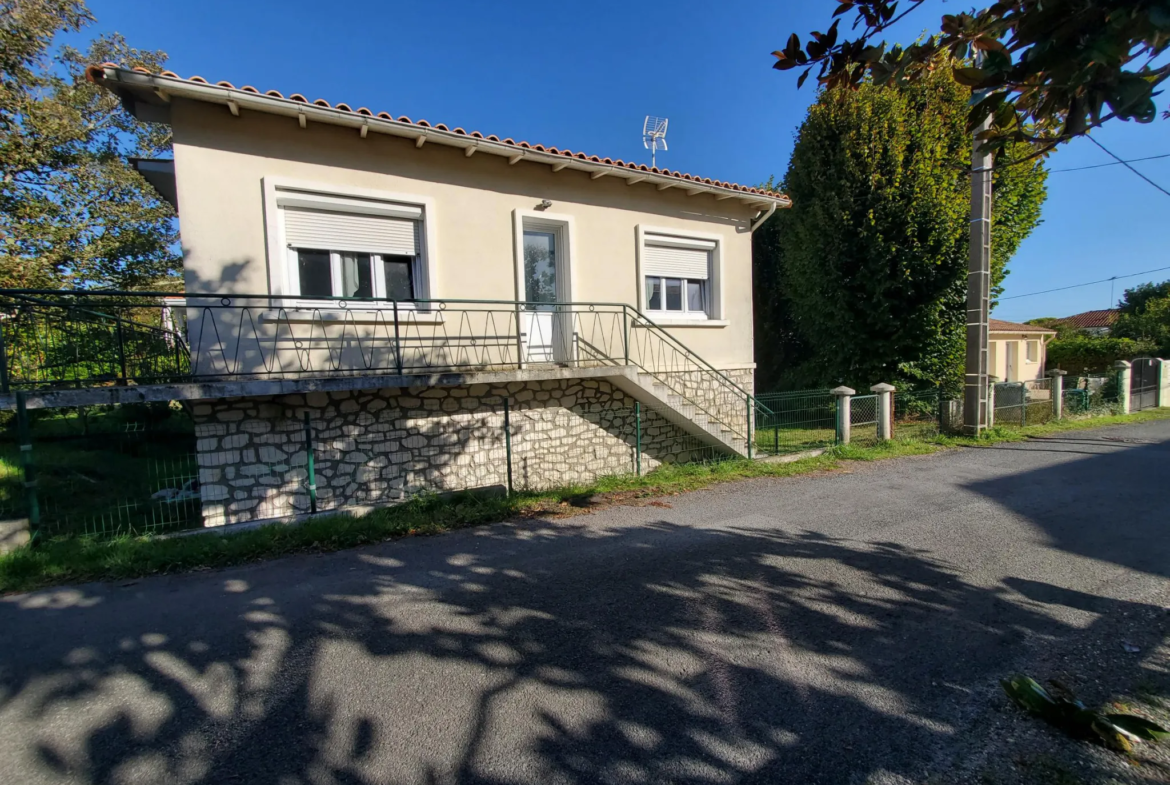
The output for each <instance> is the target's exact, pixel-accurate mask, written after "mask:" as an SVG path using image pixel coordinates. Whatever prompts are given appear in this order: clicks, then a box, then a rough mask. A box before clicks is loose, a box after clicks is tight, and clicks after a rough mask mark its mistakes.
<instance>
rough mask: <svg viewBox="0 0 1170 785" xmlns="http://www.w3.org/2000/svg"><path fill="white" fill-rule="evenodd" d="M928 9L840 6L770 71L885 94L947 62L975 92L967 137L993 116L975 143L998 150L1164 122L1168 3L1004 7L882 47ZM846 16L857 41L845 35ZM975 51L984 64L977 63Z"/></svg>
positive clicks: (1044, 146)
mask: <svg viewBox="0 0 1170 785" xmlns="http://www.w3.org/2000/svg"><path fill="white" fill-rule="evenodd" d="M926 4H927V0H913V2H907V3H904V4H901V3H899V2H896V1H893V2H891V0H840V2H839V3H838V6H837V9H836V10H835V11H834V12H833V16H834V17H836V18H835V20H834V21H833V23H832V25H831V26H830V27H829V28H828V30H827V31H826V32H823V33H822V32H814V33H812V34H811V36H810V38H809V40H807V41H806V42H805V43H803V44H802V43H801V39H800V37H799V36H797V35H796V34H795V33H793V34H792V35H791V36H790V37H789V39H788V42H787V44H786V45H785V46H784V48H783V49H780V50H777V51H775V52H773V54H774V55H775V56H776V63H775V64H774V66H773V67H774V68H777V69H779V70H781V71H787V70H791V69H799V68H803V69H804V70H803V72H802V73H801V75H800V77H799V79H798V85H803V84H804V82H805V80H806V79H807V78H808V77H809V75H810V74H811V73H812V72H813V71H816V72H817V80H818V82H819V83H820V84H822V85H823V86H825V87H827V88H853V89H856V88H857V87H858V86H860V85H861V84H862V83H863V82H864V81H865V80H866V79H867V77H868V78H869V79H870V80H872V82H873V83H874V84H878V85H884V84H887V83H889V82H891V81H894V82H903V81H913V80H917V79H921V78H922V77H923V76H924V75H925V74H929V73H931V72H932V71H933V70H934V69H935V68H936V67H938V63H939V62H940V61H939V59H938V57H939V55H940V54H943V53H945V54H947V55H949V56H950V58H952V59H953V60H954V61H955V62H954V65H953V67H952V74H953V76H954V78H955V80H956V81H957V82H959V83H960V84H962V85H964V86H966V87H970V88H972V89H974V90H976V91H979V92H978V94H979V95H980V100H978V101H974V102H973V103H972V106H971V108H970V112H969V114H968V118H967V128H968V130H969V131H974V130H975V129H977V128H978V127H979V126H980V125H981V124H982V123H983V121H984V120H986V119H987V118H988V117H990V118H992V127H991V129H990V130H987V131H984V132H981V133H980V134H979V136H980V138H981V139H982V140H983V141H984V142H986V143H987V144H988V145H989V146H990V147H991V149H992V151H993V152H1000V151H1002V150H1003V149H1004V147H1005V146H1006V145H1008V144H1011V143H1027V144H1030V145H1034V146H1036V147H1037V148H1038V149H1039V150H1041V151H1045V150H1049V149H1052V148H1053V147H1054V146H1056V145H1057V144H1060V143H1062V142H1065V141H1068V140H1069V139H1072V138H1074V137H1077V136H1080V135H1083V134H1085V133H1087V132H1088V131H1089V130H1091V129H1092V128H1095V127H1097V126H1099V125H1101V124H1103V123H1105V122H1107V121H1109V120H1113V119H1119V120H1126V121H1128V120H1134V121H1137V122H1140V123H1149V122H1152V121H1153V120H1155V119H1156V118H1157V107H1156V106H1155V103H1154V98H1155V96H1157V95H1158V94H1159V92H1158V90H1157V88H1158V86H1159V85H1160V84H1161V83H1162V82H1164V81H1165V80H1166V79H1167V78H1170V63H1166V64H1162V65H1159V64H1158V62H1159V59H1160V58H1161V57H1162V55H1164V54H1165V53H1166V51H1167V48H1168V47H1170V0H1013V1H1012V2H997V3H993V4H992V5H991V6H989V7H988V8H986V9H984V10H982V11H974V12H967V13H960V14H946V15H944V16H943V17H942V20H941V22H940V24H939V30H940V33H939V34H938V35H936V36H933V37H931V38H929V39H927V40H925V41H922V42H919V43H915V44H912V45H909V46H901V45H893V46H889V45H887V44H886V43H885V42H884V41H881V40H879V39H880V37H881V36H882V34H883V33H885V32H886V31H888V30H889V28H890V27H892V26H893V25H894V24H896V23H897V22H898V21H900V20H901V19H903V18H905V17H906V16H908V15H909V14H911V13H913V12H914V11H917V10H918V9H919V8H920V7H921V6H923V5H926ZM900 5H901V7H902V10H901V11H900V12H899V6H900ZM849 14H853V21H852V24H851V30H852V31H853V32H852V33H848V34H845V35H842V32H841V31H842V28H841V22H842V17H844V16H846V15H849ZM977 53H981V54H982V58H981V59H980V62H979V64H978V65H973V64H972V63H971V60H972V58H973V56H974V55H976V54H977ZM1165 116H1167V117H1170V112H1167V113H1166V115H1165Z"/></svg>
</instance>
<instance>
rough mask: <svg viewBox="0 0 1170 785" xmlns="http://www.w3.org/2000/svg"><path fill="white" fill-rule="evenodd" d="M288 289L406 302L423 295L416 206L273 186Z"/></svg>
mask: <svg viewBox="0 0 1170 785" xmlns="http://www.w3.org/2000/svg"><path fill="white" fill-rule="evenodd" d="M276 203H277V208H278V209H279V211H280V218H281V223H282V225H283V228H284V242H285V245H286V247H287V259H288V272H287V282H288V288H289V290H290V294H293V295H299V296H300V297H303V298H322V299H324V298H339V297H340V298H347V299H348V298H352V299H370V300H398V301H402V302H409V301H413V300H418V299H422V298H425V297H426V296H427V294H426V293H425V292H424V291H422V286H420V282H421V281H422V280H423V279H424V275H423V269H422V255H423V211H422V209H421V208H419V207H416V206H413V205H406V204H397V203H392V202H378V201H373V200H364V199H349V198H344V197H334V196H326V195H317V194H306V193H300V192H278V195H277V199H276Z"/></svg>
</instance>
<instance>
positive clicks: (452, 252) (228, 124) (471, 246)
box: [171, 99, 756, 368]
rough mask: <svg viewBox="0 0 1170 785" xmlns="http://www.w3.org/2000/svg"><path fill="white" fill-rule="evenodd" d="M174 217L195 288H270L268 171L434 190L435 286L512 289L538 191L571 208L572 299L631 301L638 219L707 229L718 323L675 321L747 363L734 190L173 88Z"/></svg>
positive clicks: (332, 184) (715, 349) (442, 292)
mask: <svg viewBox="0 0 1170 785" xmlns="http://www.w3.org/2000/svg"><path fill="white" fill-rule="evenodd" d="M171 119H172V125H173V129H174V152H175V168H176V175H177V182H178V202H179V214H180V230H181V237H182V244H183V249H184V252H185V254H186V276H187V281H186V285H187V288H188V291H191V292H212V291H214V292H232V293H260V294H265V293H268V292H269V291H270V288H269V265H270V260H269V249H267V248H266V228H265V215H264V197H263V188H262V182H263V181H264V179H265V178H282V179H289V180H297V181H307V182H312V183H315V184H320V185H321V186H322V187H323V188H336V189H338V190H342V191H344V190H345V189H346V188H359V189H368V190H374V191H384V192H389V193H394V194H409V195H417V196H419V197H427V198H430V199H433V200H434V201H433V214H428V216H427V220H428V221H431V222H433V224H434V229H435V237H436V243H435V244H436V246H437V247H435V248H431V249H429V252H430V254H431V255H432V261H433V265H434V269H435V280H434V287H433V290H432V292H431V296H432V298H435V299H443V298H474V299H500V300H513V299H515V298H516V297H517V293H516V282H515V256H514V238H513V233H514V230H513V211H514V210H517V209H520V210H532V209H533V208H534V207H535V206H536V205H537V204H539V203H540V201H541V200H543V199H548V200H551V201H552V202H553V206H552V208H551V209H550V212H552V213H557V214H563V215H568V216H571V217H572V219H573V222H574V226H573V230H574V233H575V236H574V237H573V238H572V246H573V250H574V252H575V256H574V257H573V259H572V265H573V275H572V278H573V281H574V292H573V295H572V299H573V300H574V301H576V302H620V303H628V304H631V305H637V304H638V296H637V291H638V287H637V274H636V240H635V237H636V232H637V227H638V226H639V225H642V226H654V227H663V228H671V229H677V230H681V231H690V232H697V233H706V234H715V235H718V237H719V242H720V246H721V256H722V278H721V282H720V285H721V287H722V306H723V316H724V318H726V319H727V321H728V324H727V326H724V327H682V326H680V327H673V328H671V329H672V331H673V332H674V334H675V335H676V336H677V337H678V338H679V339H680V340H681V341H683V342H684V343H685V344H686V345H687V346H689V347H690V348H691V349H693V350H694V351H696V352H697V353H698V354H700V355H701V356H702V357H704V358H705V359H706V360H707V361H708V362H711V363H713V364H715V365H716V366H717V367H721V368H733V367H742V366H746V365H750V364H751V363H752V362H753V359H754V356H753V348H752V296H751V234H750V232H749V224H750V220H751V218H752V217H753V216H754V215H755V212H756V211H755V210H754V209H753V208H752V207H750V206H748V205H745V204H742V203H740V202H739V201H738V200H735V199H727V200H723V201H716V200H715V199H714V197H712V196H710V195H697V196H693V197H690V196H687V195H686V193H685V192H684V191H682V190H681V189H670V190H667V191H661V192H660V191H658V190H656V188H655V187H654V186H652V185H647V184H635V185H633V186H629V185H626V183H625V181H624V180H621V179H618V178H614V177H604V178H601V179H599V180H591V179H590V177H589V175H588V174H586V173H583V172H574V171H570V170H563V171H561V172H557V173H554V172H552V171H551V167H549V166H547V165H541V164H534V163H526V162H520V163H518V164H516V165H509V163H508V161H507V159H504V158H501V157H498V156H491V155H486V154H477V155H474V156H472V157H471V158H467V157H465V156H464V154H463V152H462V151H461V150H458V149H455V148H450V147H442V146H439V145H435V144H426V145H424V146H423V147H422V148H417V147H416V146H415V144H414V142H413V141H410V140H404V139H399V138H396V137H389V136H384V135H379V134H377V133H373V132H371V133H370V134H369V135H368V138H366V139H362V138H361V137H360V136H359V134H358V133H357V132H356V131H353V130H348V129H343V128H337V127H333V126H325V125H321V124H314V123H309V125H308V127H307V128H305V129H302V128H300V127H299V125H298V124H297V122H296V121H294V120H291V119H289V118H283V117H275V116H271V115H263V114H259V113H255V112H248V111H244V112H243V113H242V116H240V117H233V116H232V115H231V114H230V113H229V112H228V110H227V109H226V108H225V107H220V106H214V105H209V104H203V103H194V102H187V101H183V100H178V99H176V100H175V102H174V104H173V106H172V110H171Z"/></svg>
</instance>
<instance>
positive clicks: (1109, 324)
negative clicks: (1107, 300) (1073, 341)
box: [1060, 308, 1121, 335]
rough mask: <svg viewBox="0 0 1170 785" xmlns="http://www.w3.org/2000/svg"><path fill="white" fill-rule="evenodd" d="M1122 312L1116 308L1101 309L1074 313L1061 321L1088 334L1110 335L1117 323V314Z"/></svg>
mask: <svg viewBox="0 0 1170 785" xmlns="http://www.w3.org/2000/svg"><path fill="white" fill-rule="evenodd" d="M1120 313H1121V312H1120V311H1119V310H1118V309H1116V308H1106V309H1104V310H1100V311H1085V312H1084V313H1078V314H1073V315H1072V316H1066V317H1064V318H1063V319H1061V320H1060V321H1061V322H1062V323H1063V324H1065V325H1067V326H1069V327H1072V328H1073V329H1075V330H1077V331H1078V332H1082V333H1085V334H1086V335H1108V334H1109V332H1110V330H1112V329H1113V325H1114V324H1116V323H1117V316H1118V314H1120Z"/></svg>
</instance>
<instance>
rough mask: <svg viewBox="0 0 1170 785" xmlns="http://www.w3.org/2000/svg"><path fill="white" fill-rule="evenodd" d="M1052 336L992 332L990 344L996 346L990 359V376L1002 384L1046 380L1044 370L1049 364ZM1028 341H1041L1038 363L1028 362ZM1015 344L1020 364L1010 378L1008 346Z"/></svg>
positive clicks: (1018, 363) (989, 337) (1017, 364)
mask: <svg viewBox="0 0 1170 785" xmlns="http://www.w3.org/2000/svg"><path fill="white" fill-rule="evenodd" d="M1050 337H1051V336H1048V335H1037V334H1031V335H1029V334H1023V333H1002V332H992V333H990V334H989V335H988V342H989V343H993V344H995V349H994V350H993V352H992V357H991V359H990V363H989V367H988V374H989V375H991V376H994V377H995V378H996V379H997V380H999V381H1001V382H1028V381H1032V380H1033V379H1042V378H1044V369H1045V364H1046V362H1047V352H1048V346H1047V342H1048V339H1049V338H1050ZM1026 341H1039V343H1040V354H1039V356H1038V357H1037V360H1038V362H1034V363H1030V362H1028V361H1027V356H1028V354H1027V347H1026V346H1025V342H1026ZM1009 343H1010V344H1015V345H1016V351H1017V355H1016V356H1017V357H1018V362H1017V363H1016V368H1015V371H1014V372H1013V373H1012V374H1010V376H1011V378H1008V376H1009V374H1008V367H1007V365H1008V344H1009Z"/></svg>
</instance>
